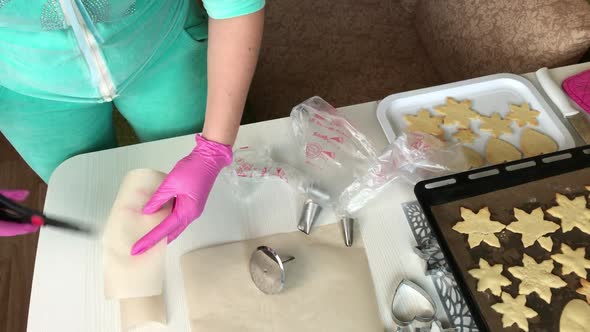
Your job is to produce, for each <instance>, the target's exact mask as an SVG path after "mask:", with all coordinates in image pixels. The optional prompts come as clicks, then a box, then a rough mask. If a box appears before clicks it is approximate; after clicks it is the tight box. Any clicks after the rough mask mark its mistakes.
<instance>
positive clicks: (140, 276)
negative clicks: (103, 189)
mask: <svg viewBox="0 0 590 332" xmlns="http://www.w3.org/2000/svg"><path fill="white" fill-rule="evenodd" d="M165 176H166V175H165V174H164V173H161V172H157V171H153V170H149V169H138V170H133V171H131V172H129V173H128V174H127V175H126V176H125V179H124V180H123V182H122V183H121V187H120V188H119V192H118V194H117V198H116V199H115V202H114V203H113V207H112V209H111V214H110V216H109V219H108V221H107V225H106V227H105V229H104V234H103V263H104V269H103V273H104V290H105V297H106V298H108V299H116V300H119V301H120V309H121V324H122V328H123V330H128V329H131V328H133V327H137V326H139V325H141V324H144V323H146V324H147V323H150V322H158V323H161V324H165V323H166V306H165V302H164V297H163V295H162V290H163V286H164V264H165V258H166V257H165V255H166V240H165V239H164V240H162V241H161V242H159V243H158V244H157V245H156V246H155V247H154V248H152V249H151V250H148V251H147V252H146V253H144V254H142V255H139V256H131V254H130V252H131V247H132V246H133V244H134V243H135V242H136V241H137V240H139V239H140V238H141V237H142V236H143V235H144V234H146V233H147V232H149V231H150V230H151V229H152V228H153V227H154V226H156V225H157V224H158V223H160V222H161V221H162V220H163V219H164V218H165V217H166V216H168V214H170V210H171V204H167V205H165V206H164V207H163V208H162V209H161V210H160V211H158V212H156V213H154V214H152V215H144V214H142V213H141V209H142V208H143V206H144V205H145V203H146V202H147V201H148V200H149V198H150V197H151V194H152V193H153V192H154V191H156V189H157V188H158V186H159V185H160V183H161V182H162V181H163V180H164V177H165Z"/></svg>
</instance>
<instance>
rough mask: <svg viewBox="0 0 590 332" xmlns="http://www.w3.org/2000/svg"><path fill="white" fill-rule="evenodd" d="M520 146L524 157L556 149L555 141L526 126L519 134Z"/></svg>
mask: <svg viewBox="0 0 590 332" xmlns="http://www.w3.org/2000/svg"><path fill="white" fill-rule="evenodd" d="M520 148H521V149H522V153H524V155H525V157H534V156H538V155H540V154H545V153H551V152H555V151H557V149H558V148H557V143H555V141H554V140H553V139H552V138H551V137H549V136H547V135H545V134H542V133H540V132H538V131H536V130H534V129H531V128H526V129H525V130H524V131H523V132H522V136H520Z"/></svg>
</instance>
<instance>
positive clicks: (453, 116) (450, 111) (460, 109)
mask: <svg viewBox="0 0 590 332" xmlns="http://www.w3.org/2000/svg"><path fill="white" fill-rule="evenodd" d="M434 110H435V111H436V112H438V113H439V114H442V115H444V116H445V118H444V120H443V124H444V125H445V126H454V125H457V126H458V127H459V128H468V127H469V121H470V120H473V119H477V118H479V113H477V112H476V111H474V110H472V109H471V101H470V100H467V99H465V100H462V101H457V100H455V99H453V98H451V97H447V103H446V104H445V105H440V106H436V107H435V108H434Z"/></svg>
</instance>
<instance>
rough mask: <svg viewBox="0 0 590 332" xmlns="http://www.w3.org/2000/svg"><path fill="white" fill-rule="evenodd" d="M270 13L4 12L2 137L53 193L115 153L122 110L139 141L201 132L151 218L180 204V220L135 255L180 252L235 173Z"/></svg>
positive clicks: (125, 4)
mask: <svg viewBox="0 0 590 332" xmlns="http://www.w3.org/2000/svg"><path fill="white" fill-rule="evenodd" d="M264 4H265V3H264V0H203V1H202V2H200V1H198V0H0V131H1V132H2V134H4V135H5V136H6V138H7V139H8V140H9V141H10V142H11V144H12V145H13V146H14V147H15V148H16V149H17V150H18V152H19V153H20V154H21V156H22V157H23V158H24V160H25V161H26V162H27V163H28V164H29V165H30V166H31V168H33V170H35V172H37V174H39V176H40V177H41V178H42V179H43V180H45V181H48V180H49V177H50V175H51V173H52V172H53V171H54V170H55V169H56V167H58V166H59V164H61V163H62V162H63V161H64V160H66V159H68V158H69V157H72V156H74V155H76V154H80V153H83V152H89V151H96V150H100V149H107V148H111V147H115V144H116V143H115V133H114V128H113V123H112V109H113V106H116V107H117V109H118V110H119V111H120V112H121V114H122V115H123V116H124V117H125V118H126V119H127V120H128V122H129V123H130V124H131V126H132V128H133V129H134V131H135V133H136V134H137V136H138V137H139V139H140V140H141V141H151V140H156V139H161V138H166V137H172V136H179V135H184V134H190V133H197V132H201V131H202V134H201V135H197V137H196V141H197V143H196V147H195V149H193V151H190V153H189V151H187V153H189V154H188V155H187V157H185V158H183V159H182V160H181V161H179V163H177V165H176V166H175V168H174V169H173V170H172V171H171V173H170V174H169V176H168V177H167V179H166V181H164V184H166V186H164V185H163V187H165V188H161V190H159V191H158V192H156V195H154V199H153V200H152V202H151V205H150V208H148V209H146V211H145V212H146V213H151V212H153V210H157V209H158V208H159V206H160V205H161V204H159V203H162V204H163V201H167V200H171V199H174V200H175V202H176V203H175V208H174V210H173V213H172V215H171V217H169V218H168V219H171V220H168V219H167V220H166V222H167V224H166V225H164V226H162V227H160V229H155V234H152V237H151V240H150V241H147V242H146V243H144V244H143V245H142V246H140V247H141V248H136V250H134V251H135V253H139V252H143V251H145V250H147V249H148V248H149V247H150V246H151V245H152V244H153V242H154V241H157V240H159V239H161V238H163V237H168V240H169V241H171V240H173V239H174V238H175V237H176V236H178V234H180V232H182V230H184V228H185V227H186V226H187V225H188V224H189V223H190V222H191V221H192V220H194V219H196V218H197V217H198V216H199V215H200V214H201V212H202V208H203V207H204V204H205V201H206V199H207V196H208V194H209V191H210V189H211V186H212V185H213V183H214V181H215V178H216V177H217V174H218V173H219V171H220V170H221V169H222V168H223V167H224V166H226V165H227V164H228V163H230V162H231V145H232V144H233V143H234V140H235V138H236V134H237V131H238V127H239V123H240V118H241V115H242V111H243V108H244V104H245V100H246V95H247V92H248V89H249V86H250V82H251V79H252V75H253V73H254V69H255V66H256V61H257V58H258V50H259V48H260V40H261V36H262V27H263V20H264V10H263V8H264ZM195 206H196V208H195ZM23 232H25V231H23ZM16 233H18V232H16ZM0 235H2V224H0ZM156 238H157V239H156ZM144 242H145V241H144Z"/></svg>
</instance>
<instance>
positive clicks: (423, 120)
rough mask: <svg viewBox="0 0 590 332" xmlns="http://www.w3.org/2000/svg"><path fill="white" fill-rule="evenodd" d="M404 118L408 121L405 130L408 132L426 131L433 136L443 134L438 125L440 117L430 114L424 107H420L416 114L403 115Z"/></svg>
mask: <svg viewBox="0 0 590 332" xmlns="http://www.w3.org/2000/svg"><path fill="white" fill-rule="evenodd" d="M404 120H406V122H407V123H408V127H407V128H406V130H407V131H408V132H410V133H416V132H418V133H426V134H430V135H433V136H442V134H443V130H442V128H441V127H440V125H441V124H442V120H443V119H442V117H440V116H431V115H430V112H428V110H426V109H421V110H420V111H418V113H417V114H416V115H409V114H408V115H404Z"/></svg>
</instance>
